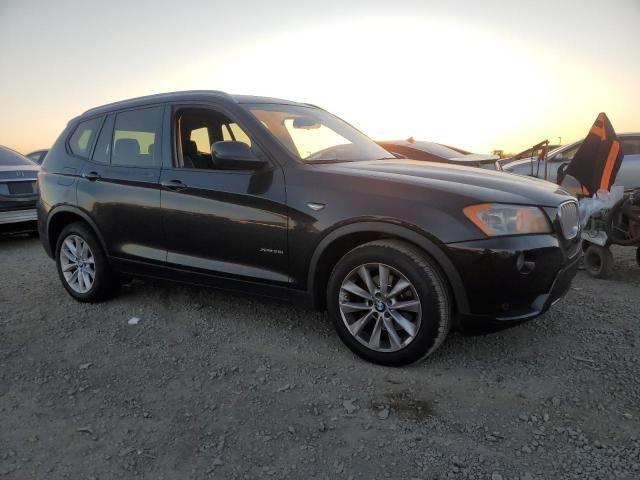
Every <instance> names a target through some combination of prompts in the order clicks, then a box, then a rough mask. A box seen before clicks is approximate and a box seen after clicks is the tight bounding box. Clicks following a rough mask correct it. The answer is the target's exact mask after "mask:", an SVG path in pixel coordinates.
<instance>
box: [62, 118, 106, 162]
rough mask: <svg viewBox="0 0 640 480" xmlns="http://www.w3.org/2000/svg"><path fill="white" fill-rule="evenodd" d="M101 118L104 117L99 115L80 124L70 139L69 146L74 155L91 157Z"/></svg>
mask: <svg viewBox="0 0 640 480" xmlns="http://www.w3.org/2000/svg"><path fill="white" fill-rule="evenodd" d="M101 120H102V117H97V118H92V119H90V120H85V121H84V122H80V123H79V124H78V126H77V127H76V129H75V130H74V132H73V134H72V135H71V138H70V139H69V148H70V149H71V152H72V153H73V154H74V155H77V156H78V157H83V158H89V155H90V153H91V147H93V142H94V141H95V139H96V136H97V134H98V128H100V121H101Z"/></svg>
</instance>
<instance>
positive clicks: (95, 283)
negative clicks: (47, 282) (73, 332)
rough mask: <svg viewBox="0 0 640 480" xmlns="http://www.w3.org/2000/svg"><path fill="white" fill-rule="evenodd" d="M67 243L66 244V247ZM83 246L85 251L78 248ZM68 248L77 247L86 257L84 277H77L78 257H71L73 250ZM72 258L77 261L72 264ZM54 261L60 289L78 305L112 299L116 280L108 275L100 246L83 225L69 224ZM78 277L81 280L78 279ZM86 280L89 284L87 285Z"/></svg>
mask: <svg viewBox="0 0 640 480" xmlns="http://www.w3.org/2000/svg"><path fill="white" fill-rule="evenodd" d="M67 241H68V242H69V243H66V242H67ZM82 242H84V244H85V245H86V247H84V248H82V247H81V246H82ZM69 244H71V245H75V246H76V247H78V246H79V245H80V247H78V249H79V250H81V251H82V252H84V253H85V254H86V258H85V259H84V260H83V261H82V268H81V270H80V271H82V272H84V273H85V275H80V274H79V273H78V272H79V270H78V268H77V265H78V264H79V263H78V262H79V260H78V259H79V258H80V257H78V256H74V253H73V251H72V250H73V247H69ZM87 250H88V253H87ZM76 253H78V252H76ZM72 257H73V258H75V259H76V261H73V260H72ZM55 258H56V267H57V270H58V276H59V277H60V281H61V282H62V285H63V286H64V288H65V289H66V290H67V292H68V293H69V295H71V296H72V297H73V298H75V299H76V300H78V301H79V302H89V303H94V302H101V301H103V300H106V299H108V298H110V297H112V296H113V295H114V293H115V291H116V289H117V287H118V282H117V279H116V276H115V275H114V274H113V272H112V271H111V267H110V266H109V262H108V261H107V257H106V256H105V254H104V250H103V249H102V245H101V244H100V242H99V241H98V239H97V238H96V236H95V234H94V233H93V232H92V231H91V229H90V228H89V227H88V226H87V225H86V224H84V223H82V222H77V223H72V224H70V225H67V226H66V227H65V228H64V229H63V230H62V232H60V236H59V237H58V240H57V243H56V256H55ZM63 270H64V271H63ZM65 272H66V273H67V275H71V278H67V277H66V276H65ZM74 272H76V273H77V275H76V277H75V280H74V279H73V273H74ZM79 277H82V278H81V279H80V278H79ZM86 278H88V279H89V280H90V281H87V280H86ZM91 279H92V280H91Z"/></svg>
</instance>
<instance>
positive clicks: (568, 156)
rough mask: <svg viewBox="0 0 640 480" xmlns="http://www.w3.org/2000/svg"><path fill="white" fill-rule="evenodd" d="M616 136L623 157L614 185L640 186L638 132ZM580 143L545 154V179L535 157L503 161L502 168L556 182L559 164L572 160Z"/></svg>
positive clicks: (629, 187)
mask: <svg viewBox="0 0 640 480" xmlns="http://www.w3.org/2000/svg"><path fill="white" fill-rule="evenodd" d="M617 136H618V139H619V140H620V143H621V146H622V153H623V154H624V158H623V160H622V166H621V167H620V170H619V171H618V176H617V177H616V181H615V183H614V185H621V186H623V187H625V189H632V188H637V187H640V133H619V134H618V135H617ZM581 144H582V140H579V141H577V142H575V143H572V144H570V145H564V146H562V147H558V148H556V149H555V150H551V151H550V152H549V153H548V154H547V172H548V173H547V178H546V179H545V174H544V172H545V165H544V163H543V162H538V159H537V158H535V157H534V158H533V159H531V158H527V159H522V160H514V161H512V162H506V163H503V165H502V170H503V171H505V172H509V173H517V174H519V175H527V176H533V177H538V178H542V179H545V180H548V181H550V182H553V183H558V169H559V168H560V166H561V165H564V164H568V163H569V162H570V161H571V160H573V156H574V155H575V154H576V152H577V151H578V148H579V147H580V145H581ZM538 163H539V165H538Z"/></svg>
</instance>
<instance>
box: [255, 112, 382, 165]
mask: <svg viewBox="0 0 640 480" xmlns="http://www.w3.org/2000/svg"><path fill="white" fill-rule="evenodd" d="M246 107H247V108H248V109H249V111H250V112H251V113H252V114H253V115H254V116H255V117H256V118H257V119H258V120H260V122H262V124H263V125H264V126H265V127H267V129H268V130H269V131H270V132H271V133H272V134H273V135H274V136H275V137H276V138H277V139H278V140H279V141H280V142H281V143H282V144H283V145H284V146H285V147H286V148H287V149H288V150H289V151H290V152H291V153H293V154H294V155H295V156H296V157H298V158H299V159H300V160H303V161H305V162H309V163H314V162H349V161H355V160H380V159H383V158H395V157H391V155H390V153H389V152H387V151H386V150H385V149H383V148H382V147H380V146H378V144H376V143H375V142H374V141H373V140H371V139H370V138H369V137H367V136H366V135H364V134H362V133H360V132H359V131H358V130H356V129H355V128H353V127H351V126H350V125H348V124H347V123H345V122H343V121H342V120H340V119H339V118H338V117H335V116H333V115H331V114H330V113H328V112H326V111H324V110H321V109H319V108H315V107H306V106H298V105H284V104H254V105H247V106H246Z"/></svg>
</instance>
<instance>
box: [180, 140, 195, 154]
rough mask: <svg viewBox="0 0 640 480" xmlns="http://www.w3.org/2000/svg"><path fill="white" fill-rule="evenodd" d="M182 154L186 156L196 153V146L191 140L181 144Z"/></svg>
mask: <svg viewBox="0 0 640 480" xmlns="http://www.w3.org/2000/svg"><path fill="white" fill-rule="evenodd" d="M182 153H186V154H187V155H189V154H191V153H198V144H197V143H196V142H194V141H193V140H189V141H187V142H184V143H183V144H182Z"/></svg>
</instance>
